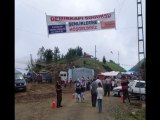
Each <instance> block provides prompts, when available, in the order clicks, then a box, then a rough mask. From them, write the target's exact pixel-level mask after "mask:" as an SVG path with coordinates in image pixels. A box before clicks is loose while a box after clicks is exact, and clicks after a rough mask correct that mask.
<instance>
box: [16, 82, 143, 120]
mask: <svg viewBox="0 0 160 120" xmlns="http://www.w3.org/2000/svg"><path fill="white" fill-rule="evenodd" d="M27 87H28V90H27V92H18V93H16V94H15V120H144V112H143V111H145V110H144V109H143V108H142V107H141V104H142V103H141V101H137V100H132V101H131V102H132V103H131V104H129V103H128V101H127V102H126V103H125V104H123V103H122V101H121V100H120V98H118V97H113V96H110V97H104V99H103V112H102V113H98V108H97V107H92V105H91V95H90V91H88V92H86V99H85V102H82V103H76V101H75V99H72V93H73V88H69V87H68V88H64V89H63V101H62V105H63V107H61V108H56V109H52V108H51V104H52V102H53V101H55V98H54V97H53V95H55V93H54V85H53V84H50V85H49V84H28V86H27ZM136 111H137V112H136ZM134 112H135V115H134ZM140 112H142V115H139V113H140ZM132 113H133V114H132ZM137 116H140V117H138V118H137Z"/></svg>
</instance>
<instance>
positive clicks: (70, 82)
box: [69, 78, 72, 87]
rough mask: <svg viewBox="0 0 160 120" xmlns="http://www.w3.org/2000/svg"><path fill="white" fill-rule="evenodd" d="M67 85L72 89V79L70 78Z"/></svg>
mask: <svg viewBox="0 0 160 120" xmlns="http://www.w3.org/2000/svg"><path fill="white" fill-rule="evenodd" d="M69 84H70V87H72V79H71V78H70V81H69Z"/></svg>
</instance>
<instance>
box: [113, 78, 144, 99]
mask: <svg viewBox="0 0 160 120" xmlns="http://www.w3.org/2000/svg"><path fill="white" fill-rule="evenodd" d="M145 88H146V83H145V81H142V80H132V81H130V82H129V84H128V92H129V94H130V95H133V96H135V97H137V98H139V99H142V100H145V98H146V89H145ZM122 94H123V93H122V86H118V87H115V88H114V89H113V95H114V96H121V95H122Z"/></svg>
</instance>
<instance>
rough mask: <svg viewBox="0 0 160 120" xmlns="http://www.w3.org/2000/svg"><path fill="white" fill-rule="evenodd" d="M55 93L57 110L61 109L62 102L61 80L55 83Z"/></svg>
mask: <svg viewBox="0 0 160 120" xmlns="http://www.w3.org/2000/svg"><path fill="white" fill-rule="evenodd" d="M56 93H57V108H59V107H62V105H61V102H62V83H61V79H60V77H59V79H58V80H57V81H56Z"/></svg>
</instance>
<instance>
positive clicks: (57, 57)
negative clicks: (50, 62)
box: [53, 47, 60, 62]
mask: <svg viewBox="0 0 160 120" xmlns="http://www.w3.org/2000/svg"><path fill="white" fill-rule="evenodd" d="M59 53H60V51H59V48H58V47H54V53H53V56H54V57H53V59H54V62H57V60H59V59H60V54H59Z"/></svg>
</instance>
